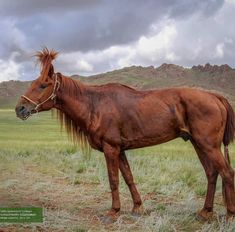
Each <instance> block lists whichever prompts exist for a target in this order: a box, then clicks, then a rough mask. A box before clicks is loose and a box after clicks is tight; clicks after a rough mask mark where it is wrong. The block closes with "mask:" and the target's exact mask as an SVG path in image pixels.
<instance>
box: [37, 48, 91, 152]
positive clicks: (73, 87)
mask: <svg viewBox="0 0 235 232" xmlns="http://www.w3.org/2000/svg"><path fill="white" fill-rule="evenodd" d="M57 55H58V52H56V51H55V50H49V49H48V48H46V47H45V48H44V49H43V50H42V51H38V52H36V54H35V56H36V57H37V59H38V62H39V63H40V66H41V77H40V78H41V79H44V78H46V77H47V76H48V73H49V71H50V69H51V68H52V70H53V72H54V67H53V65H52V61H53V60H55V59H56V57H57ZM58 75H61V74H59V73H58ZM80 86H81V84H79V83H78V82H77V81H75V80H73V79H71V78H67V77H63V78H61V83H60V88H61V89H63V91H65V92H66V93H67V94H69V95H70V96H73V97H75V98H76V97H78V95H79V94H81V88H80ZM56 115H57V119H58V120H59V121H60V126H61V129H63V128H65V130H66V132H67V134H68V137H69V139H70V140H72V141H73V143H74V144H75V145H79V146H80V147H81V149H82V151H83V152H84V153H85V154H90V145H89V143H88V140H87V136H86V135H85V133H84V131H83V130H81V128H80V127H79V125H78V123H77V122H76V121H74V120H72V119H71V118H70V117H69V115H67V114H66V113H64V112H63V111H61V110H57V109H56Z"/></svg>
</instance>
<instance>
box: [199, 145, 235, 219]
mask: <svg viewBox="0 0 235 232" xmlns="http://www.w3.org/2000/svg"><path fill="white" fill-rule="evenodd" d="M204 151H206V152H205V154H206V156H207V157H208V160H209V161H210V162H211V163H212V165H213V166H214V168H215V169H216V170H217V171H218V172H219V174H220V176H221V178H222V181H223V186H224V197H225V199H224V200H225V202H226V204H227V217H228V218H229V217H231V216H234V215H235V193H234V171H233V169H232V167H231V166H230V165H229V163H228V162H227V161H226V160H225V158H224V156H223V154H222V152H221V150H220V148H219V147H211V148H209V149H208V147H207V149H206V150H204Z"/></svg>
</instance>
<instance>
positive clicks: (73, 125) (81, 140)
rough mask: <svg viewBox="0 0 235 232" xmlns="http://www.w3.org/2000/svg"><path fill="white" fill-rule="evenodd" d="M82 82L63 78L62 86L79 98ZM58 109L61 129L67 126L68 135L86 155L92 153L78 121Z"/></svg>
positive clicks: (70, 94)
mask: <svg viewBox="0 0 235 232" xmlns="http://www.w3.org/2000/svg"><path fill="white" fill-rule="evenodd" d="M80 84H81V83H79V82H78V81H75V80H73V79H71V78H67V77H63V78H61V88H62V89H63V91H66V93H67V94H68V95H69V96H72V97H74V98H77V97H78V96H79V95H80V94H81V86H80ZM56 111H57V119H58V120H59V121H60V126H61V129H63V128H65V130H66V132H67V134H68V137H69V139H70V140H71V141H73V143H74V144H75V145H78V146H79V147H81V149H82V151H83V153H85V155H90V151H91V148H90V145H89V142H88V140H87V136H86V134H85V133H84V131H83V130H82V129H81V128H80V127H79V125H78V123H77V122H76V121H74V120H73V119H72V118H70V117H69V115H67V114H66V113H64V112H63V111H61V110H56Z"/></svg>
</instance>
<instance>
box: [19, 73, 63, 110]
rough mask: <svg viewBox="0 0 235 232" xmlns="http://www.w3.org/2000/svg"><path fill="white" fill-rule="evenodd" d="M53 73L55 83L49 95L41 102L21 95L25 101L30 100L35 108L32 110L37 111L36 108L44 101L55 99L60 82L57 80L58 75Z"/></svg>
mask: <svg viewBox="0 0 235 232" xmlns="http://www.w3.org/2000/svg"><path fill="white" fill-rule="evenodd" d="M54 75H55V84H54V87H53V91H52V93H51V95H50V96H49V97H48V98H47V99H46V100H45V101H43V102H39V103H37V102H35V101H33V100H32V99H30V98H29V97H27V96H25V95H21V97H22V98H24V99H26V100H27V101H29V102H31V103H32V104H34V105H35V108H34V109H33V110H35V111H36V112H38V108H39V107H40V106H41V105H43V104H44V103H46V102H47V101H49V100H55V97H56V91H58V89H59V88H60V82H59V81H58V76H57V74H54Z"/></svg>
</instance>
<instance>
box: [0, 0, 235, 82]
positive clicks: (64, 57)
mask: <svg viewBox="0 0 235 232" xmlns="http://www.w3.org/2000/svg"><path fill="white" fill-rule="evenodd" d="M234 23H235V0H224V1H223V0H8V1H6V0H0V70H1V72H0V81H4V80H10V79H15V80H31V79H35V78H36V76H37V74H38V68H37V67H36V66H35V60H34V58H32V55H33V54H34V52H35V51H37V50H40V49H41V48H43V47H44V46H47V47H48V48H53V49H55V50H58V51H59V52H60V56H59V57H58V59H57V60H56V62H55V68H56V70H57V71H60V72H62V73H64V74H67V75H68V74H69V75H72V74H80V75H92V74H96V73H100V72H106V71H109V70H113V69H119V68H122V67H125V66H131V65H142V66H149V65H153V66H159V65H161V64H162V63H174V64H178V65H182V66H185V67H191V66H192V65H197V64H205V63H207V62H210V63H212V64H224V63H227V64H229V65H230V66H232V67H235V27H234Z"/></svg>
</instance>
